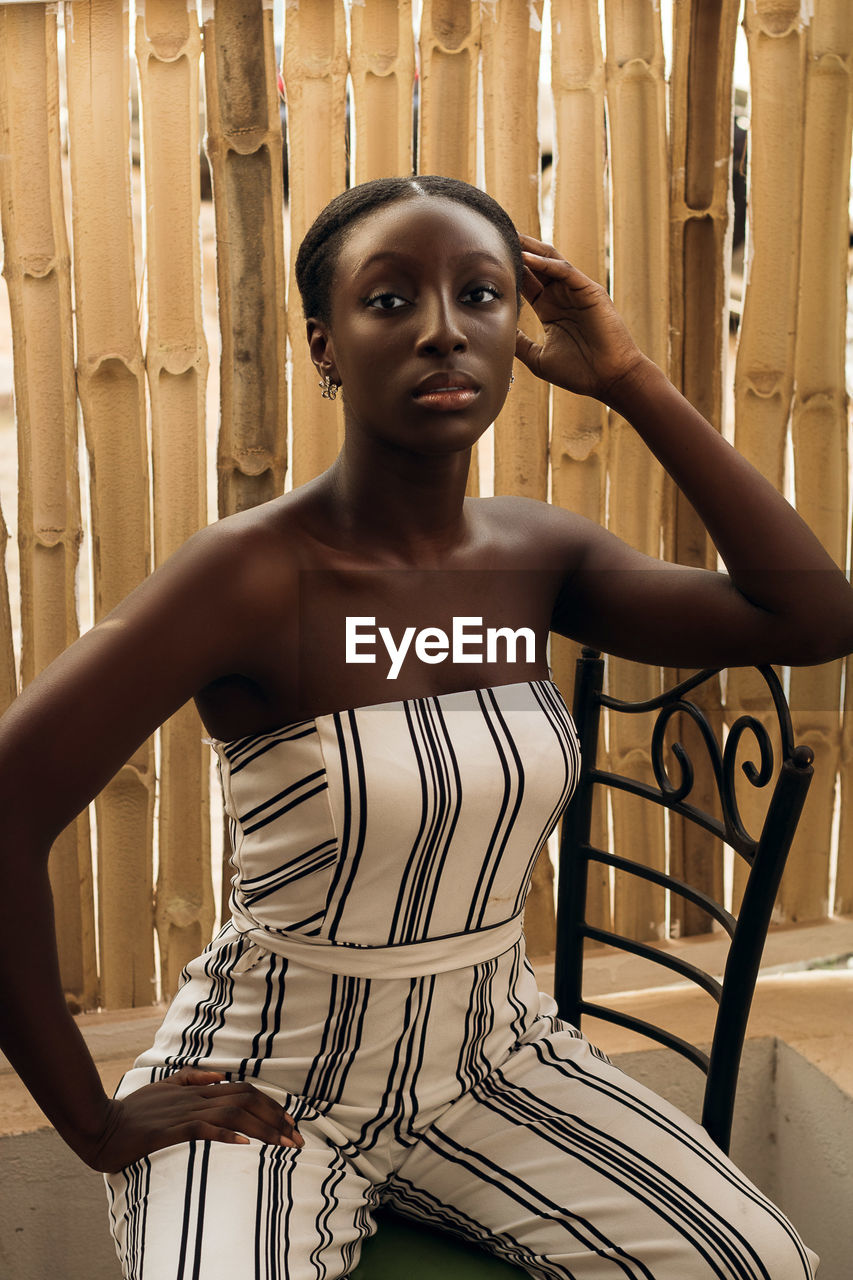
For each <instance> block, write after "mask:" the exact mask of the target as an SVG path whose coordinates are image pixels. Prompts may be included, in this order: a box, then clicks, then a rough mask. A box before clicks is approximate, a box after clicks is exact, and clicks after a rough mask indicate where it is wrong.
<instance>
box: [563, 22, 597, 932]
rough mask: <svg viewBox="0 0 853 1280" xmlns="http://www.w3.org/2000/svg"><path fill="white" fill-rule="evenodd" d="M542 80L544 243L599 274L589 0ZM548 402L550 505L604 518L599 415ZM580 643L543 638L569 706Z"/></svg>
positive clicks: (592, 899)
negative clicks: (549, 235)
mask: <svg viewBox="0 0 853 1280" xmlns="http://www.w3.org/2000/svg"><path fill="white" fill-rule="evenodd" d="M551 86H552V89H553V93H554V124H555V164H554V169H555V177H554V243H555V245H556V246H557V248H558V250H559V251H560V252H561V253H564V254H565V255H566V256H567V257H568V258H569V260H570V261H572V262H574V263H575V265H576V266H578V267H580V269H581V271H584V272H586V274H587V275H589V276H592V278H593V279H594V280H600V281H604V280H605V279H606V274H607V263H606V257H605V245H606V243H607V200H606V197H607V191H606V180H605V172H606V158H605V127H604V126H605V122H604V59H603V54H602V49H601V34H600V28H599V15H598V2H597V0H583V3H581V4H579V3H578V0H551ZM552 395H553V398H552V403H551V446H550V463H551V501H552V502H553V503H554V505H555V506H558V507H565V508H567V509H568V510H570V511H577V512H579V513H580V514H581V515H583V516H586V517H587V518H588V519H590V520H594V521H596V523H599V524H604V523H605V518H606V512H605V490H604V479H605V460H606V455H607V443H606V427H607V412H606V410H605V408H604V406H603V405H602V404H601V403H600V402H599V401H597V400H593V399H592V398H591V397H589V396H576V395H573V394H572V393H571V392H570V391H563V390H562V389H561V388H559V387H555V388H554V391H553V393H552ZM579 653H580V648H579V646H578V645H575V644H573V643H572V642H570V641H568V640H564V639H563V637H562V636H554V637H552V642H551V667H552V670H553V673H554V678H555V680H556V681H557V684H558V685H559V686H560V688H561V689H562V691H563V694H564V696H565V697H566V698H567V700H568V701H569V705H571V696H570V691H571V688H572V686H573V684H574V678H575V662H576V660H577V658H578V656H579ZM597 794H598V795H599V797H600V801H601V803H600V805H599V806H598V811H597V812H596V814H595V815H594V817H593V836H592V839H593V842H594V843H595V842H597V843H598V844H599V845H600V846H601V847H604V845H603V843H602V842H603V841H604V840H605V839H606V835H605V832H606V829H607V815H606V803H605V797H604V796H603V794H602V793H601V792H599V793H597ZM587 904H588V905H587V919H588V920H590V921H592V922H594V923H595V924H597V925H599V926H600V927H601V928H607V927H608V926H609V925H610V877H609V874H608V873H607V871H606V869H605V868H596V867H591V868H590V878H589V884H588V887H587Z"/></svg>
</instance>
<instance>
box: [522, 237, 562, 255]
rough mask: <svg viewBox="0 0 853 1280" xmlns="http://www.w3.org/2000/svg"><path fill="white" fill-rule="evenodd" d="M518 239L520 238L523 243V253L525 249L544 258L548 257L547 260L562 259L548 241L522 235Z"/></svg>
mask: <svg viewBox="0 0 853 1280" xmlns="http://www.w3.org/2000/svg"><path fill="white" fill-rule="evenodd" d="M518 238H519V241H520V242H521V248H522V251H524V250H525V249H532V250H533V251H534V252H535V253H538V254H541V255H542V256H543V257H546V258H559V257H560V254H559V253H558V252H557V250H556V249H555V248H554V246H553V245H552V244H549V243H548V241H547V240H537V239H536V237H535V236H528V235H522V234H520V235H519V237H518Z"/></svg>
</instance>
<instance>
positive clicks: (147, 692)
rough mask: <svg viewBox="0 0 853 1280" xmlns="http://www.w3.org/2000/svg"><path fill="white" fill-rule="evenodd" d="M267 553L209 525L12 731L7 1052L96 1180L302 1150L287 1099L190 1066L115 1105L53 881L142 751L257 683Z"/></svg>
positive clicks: (0, 738)
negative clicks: (187, 1147) (67, 983)
mask: <svg viewBox="0 0 853 1280" xmlns="http://www.w3.org/2000/svg"><path fill="white" fill-rule="evenodd" d="M268 543H269V537H268V535H267V534H266V533H265V532H263V531H262V530H261V528H260V526H259V525H253V524H251V523H245V524H244V523H241V524H239V525H238V526H235V525H234V524H233V523H232V522H230V521H229V522H225V524H223V525H219V526H212V527H211V528H210V529H205V530H202V532H201V533H199V534H197V535H196V536H195V537H194V538H192V539H190V541H189V542H188V543H187V544H186V545H185V546H184V547H183V548H181V550H180V551H178V552H177V553H176V554H175V555H174V556H173V557H172V558H171V559H170V560H169V561H167V562H166V564H164V565H163V567H162V568H161V569H158V570H157V572H156V573H154V574H153V575H152V576H151V577H150V578H148V579H146V581H145V582H143V583H142V584H141V586H140V587H138V588H137V590H136V591H134V592H133V593H132V594H131V595H130V596H128V598H127V599H126V600H125V601H124V602H123V603H122V604H121V605H119V606H118V608H116V609H115V610H114V611H113V612H112V613H111V614H110V615H109V616H108V617H107V618H105V619H104V620H103V621H102V622H101V623H99V624H98V626H96V627H94V628H93V629H92V630H91V631H90V632H88V633H87V634H86V635H85V636H83V637H82V638H81V639H80V640H78V641H77V642H76V643H75V644H74V645H72V646H71V648H70V649H68V650H67V651H66V652H65V653H64V654H62V655H61V656H60V657H59V658H58V659H57V660H56V661H55V662H54V663H52V664H51V665H50V667H48V668H47V669H46V670H45V671H44V672H42V673H41V675H39V676H38V677H37V679H35V680H34V681H33V682H32V684H30V685H29V686H28V687H27V689H25V690H24V692H23V693H22V694H21V696H20V697H19V698H18V699H16V701H15V702H14V703H13V704H12V706H11V707H10V708H9V710H8V712H7V713H6V715H5V716H4V717H3V719H2V720H0V884H2V886H3V892H4V898H5V912H4V920H3V922H2V925H0V1048H2V1050H3V1052H4V1053H5V1054H6V1056H7V1057H8V1058H9V1060H10V1062H11V1063H12V1065H13V1067H14V1068H15V1070H16V1071H17V1072H18V1073H19V1075H20V1076H21V1078H22V1079H23V1080H24V1083H25V1084H26V1085H27V1087H28V1088H29V1089H30V1091H31V1092H32V1094H33V1096H34V1097H35V1099H36V1101H37V1102H38V1104H39V1106H40V1107H41V1108H42V1110H43V1111H44V1112H45V1114H46V1115H47V1117H48V1118H49V1119H50V1120H51V1121H52V1123H53V1124H54V1126H55V1127H56V1129H57V1130H58V1132H59V1133H60V1135H61V1136H62V1137H63V1138H64V1139H65V1141H66V1142H67V1143H68V1144H69V1145H70V1146H71V1147H72V1148H73V1149H74V1150H75V1151H76V1152H77V1153H78V1155H80V1156H81V1158H82V1159H83V1160H84V1161H85V1162H86V1163H87V1164H89V1165H90V1166H91V1167H92V1168H95V1169H100V1170H104V1171H115V1170H117V1169H119V1168H122V1167H124V1166H125V1165H126V1164H129V1163H130V1162H131V1161H133V1160H135V1159H138V1158H139V1157H141V1156H142V1155H144V1154H147V1153H148V1152H150V1151H154V1150H157V1149H159V1148H160V1147H164V1146H169V1145H171V1144H172V1143H175V1142H180V1141H184V1140H187V1139H188V1138H210V1139H214V1140H219V1141H226V1142H245V1141H246V1140H247V1139H246V1137H244V1136H242V1135H248V1136H249V1137H254V1138H258V1139H260V1140H261V1141H265V1142H282V1143H283V1144H285V1145H301V1139H300V1138H299V1137H298V1135H296V1134H295V1131H294V1130H293V1127H292V1124H291V1122H290V1119H289V1117H287V1115H286V1113H285V1112H284V1111H283V1110H282V1108H281V1107H280V1106H279V1105H278V1104H277V1103H275V1102H273V1100H272V1099H270V1098H269V1097H268V1096H267V1095H265V1094H264V1093H262V1092H260V1091H259V1090H257V1089H255V1088H253V1087H252V1086H251V1085H250V1084H248V1083H245V1082H234V1083H218V1081H219V1080H220V1079H221V1077H219V1076H217V1075H216V1074H215V1073H211V1072H201V1071H196V1070H194V1069H185V1070H184V1071H183V1072H180V1073H178V1074H177V1075H176V1076H174V1077H171V1078H170V1079H169V1080H167V1081H164V1082H162V1083H158V1084H154V1085H149V1086H147V1087H145V1088H143V1089H140V1090H138V1091H137V1092H136V1093H134V1094H131V1095H129V1096H128V1097H127V1098H126V1099H124V1100H123V1101H121V1102H119V1101H115V1100H113V1099H110V1098H108V1097H107V1095H106V1094H105V1092H104V1090H103V1087H102V1085H101V1081H100V1078H99V1076H98V1072H97V1069H96V1067H95V1064H94V1062H93V1061H92V1058H91V1056H90V1054H89V1052H88V1049H87V1048H86V1045H85V1042H84V1040H83V1037H82V1035H81V1034H80V1031H79V1029H78V1028H77V1025H76V1023H75V1022H74V1019H73V1018H72V1017H71V1015H70V1014H69V1012H68V1009H67V1006H66V1002H65V998H64V994H63V988H62V982H61V979H60V973H59V963H58V959H57V951H56V941H55V933H54V927H53V904H52V897H51V890H50V883H49V878H48V854H49V852H50V847H51V844H52V843H53V841H54V840H55V838H56V836H57V835H58V834H59V832H60V831H61V830H62V829H63V828H64V827H65V826H67V825H68V823H69V822H71V821H72V820H73V819H74V818H75V817H76V815H77V814H78V813H80V812H81V811H82V810H83V809H84V808H85V807H86V805H88V804H89V802H90V801H91V800H92V799H93V798H94V796H95V795H96V794H97V793H98V792H99V791H100V790H101V789H102V788H103V786H104V785H105V784H106V783H107V782H108V781H109V779H110V778H111V777H112V776H113V775H114V774H115V773H116V772H117V770H118V769H119V768H120V767H121V766H122V764H124V762H125V761H126V760H127V759H128V758H129V757H130V756H131V755H132V753H133V752H134V750H135V749H136V748H137V746H138V745H139V744H140V743H141V742H143V741H144V740H145V739H146V738H147V737H148V736H149V735H150V734H151V733H152V732H153V731H154V730H155V729H156V728H157V726H158V725H159V724H161V723H162V722H163V721H164V720H166V719H167V718H168V717H169V716H170V715H171V714H172V713H173V712H174V711H175V710H177V708H178V707H179V706H181V705H182V704H183V703H184V702H186V701H187V700H188V699H189V698H190V697H192V695H193V694H194V693H196V692H197V691H198V690H199V689H201V688H203V687H204V686H205V685H206V684H209V683H210V682H211V681H212V680H214V679H216V678H218V677H221V676H223V675H226V674H229V673H231V672H243V673H246V674H249V675H251V674H252V667H251V664H252V654H251V652H247V643H249V642H248V641H247V636H251V634H252V631H253V630H254V628H253V627H252V626H251V625H249V626H248V627H247V625H246V623H247V619H248V620H249V622H250V623H251V619H252V611H253V610H254V611H255V612H258V610H261V609H262V605H261V604H260V602H261V601H262V600H263V598H264V596H265V595H266V592H261V591H260V590H259V587H260V580H261V578H262V574H263V564H262V562H263V558H264V552H265V549H266V547H267V544H268ZM259 551H260V552H261V555H260V557H259V556H258V552H259ZM259 561H260V563H259ZM255 634H256V635H257V634H258V632H257V631H255ZM261 634H262V633H261ZM102 856H104V857H109V850H104V851H103V852H102Z"/></svg>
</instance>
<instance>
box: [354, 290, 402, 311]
mask: <svg viewBox="0 0 853 1280" xmlns="http://www.w3.org/2000/svg"><path fill="white" fill-rule="evenodd" d="M364 303H365V306H367V307H372V308H373V309H374V310H375V311H399V309H400V307H404V306H405V305H406V299H405V298H401V297H400V295H399V293H374V294H372V295H371V297H369V298H365V299H364Z"/></svg>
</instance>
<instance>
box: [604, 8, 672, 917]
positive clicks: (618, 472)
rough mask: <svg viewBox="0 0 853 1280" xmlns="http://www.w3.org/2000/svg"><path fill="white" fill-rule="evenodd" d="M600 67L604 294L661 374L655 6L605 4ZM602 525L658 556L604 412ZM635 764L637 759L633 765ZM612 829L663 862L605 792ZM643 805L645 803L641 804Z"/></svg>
mask: <svg viewBox="0 0 853 1280" xmlns="http://www.w3.org/2000/svg"><path fill="white" fill-rule="evenodd" d="M604 13H605V23H606V35H607V61H606V64H605V74H606V86H607V104H608V111H609V116H610V139H611V165H612V183H613V237H612V250H613V255H612V256H613V269H612V280H613V290H612V292H613V296H614V300H615V302H616V305H617V307H618V308H619V310H620V311H621V312H622V314H623V316H624V317H625V319H626V321H627V323H628V325H629V327H630V329H631V331H632V333H633V335H634V337H635V339H636V340H637V342H638V344H639V346H640V347H641V349H642V350H643V351H645V352H646V354H647V355H648V356H650V357H651V358H652V360H654V361H655V362H656V363H657V364H658V365H660V367H661V368H662V369H664V370H667V368H668V346H669V257H668V227H669V170H668V164H667V140H666V101H665V84H664V63H663V42H662V34H661V26H660V12H659V6H658V4H657V3H656V2H655V0H630V2H629V0H606V4H605V10H604ZM608 473H609V479H610V528H611V529H613V531H614V532H615V533H616V534H618V535H619V536H620V537H621V538H624V539H625V541H626V542H629V543H630V544H631V545H632V546H635V547H638V548H639V549H640V550H641V551H646V552H648V553H649V554H651V555H657V554H659V551H660V536H661V533H660V531H661V525H662V520H663V513H664V477H663V471H662V468H661V467H660V466H659V464H658V463H657V462H656V461H655V459H654V458H653V457H652V456H651V454H650V453H649V451H648V449H647V448H646V447H645V445H644V444H643V443H642V441H641V440H640V439H639V438H638V437H637V436H636V435H635V433H634V431H633V429H632V428H631V427H630V426H629V424H628V423H627V422H625V421H624V420H623V419H621V418H620V417H618V415H616V414H611V416H610V440H609V446H608ZM610 680H611V684H610V687H611V688H612V690H613V692H614V693H616V694H617V695H618V696H619V697H622V698H630V699H641V698H649V697H652V696H654V694H656V693H657V692H658V691H659V689H660V672H659V671H658V669H657V668H654V667H644V666H639V665H634V664H629V663H625V662H621V661H618V660H614V661H613V662H612V663H611V676H610ZM625 719H630V723H624V724H620V723H618V722H616V723H614V726H613V729H614V731H613V733H612V734H611V740H610V767H611V768H614V769H616V770H617V771H618V772H622V773H628V774H631V773H634V774H635V775H636V776H641V773H642V772H643V765H644V759H643V758H644V755H645V753H646V750H647V747H646V744H645V742H644V737H645V735H644V733H643V726H642V725H641V724H638V723H637V722H636V720H637V718H636V717H630V718H627V717H626V718H625ZM641 762H643V763H641ZM612 804H613V829H614V839H615V842H616V846H617V848H618V847H619V846H620V845H624V846H625V847H626V848H628V847H630V848H631V849H632V851H634V852H639V853H640V855H641V856H642V857H643V858H644V859H645V860H646V861H647V862H648V863H649V865H651V866H656V867H659V868H660V867H662V866H663V863H664V850H665V839H664V823H663V815H662V814H661V813H659V812H657V811H655V812H652V813H643V814H642V816H641V815H640V813H639V812H638V811H637V812H635V811H634V809H633V808H632V806H631V804H630V797H627V796H624V795H614V796H613V798H612ZM646 808H648V806H646ZM665 920H666V904H665V897H664V893H663V891H662V890H660V889H657V888H655V887H654V886H651V885H648V886H646V885H637V886H636V887H634V886H632V888H631V892H630V893H629V894H625V893H624V892H620V886H619V884H618V882H617V897H616V903H615V921H616V925H617V927H618V928H620V929H623V930H627V931H629V932H633V933H634V934H635V936H637V937H652V938H654V937H662V936H663V934H664V931H665Z"/></svg>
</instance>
